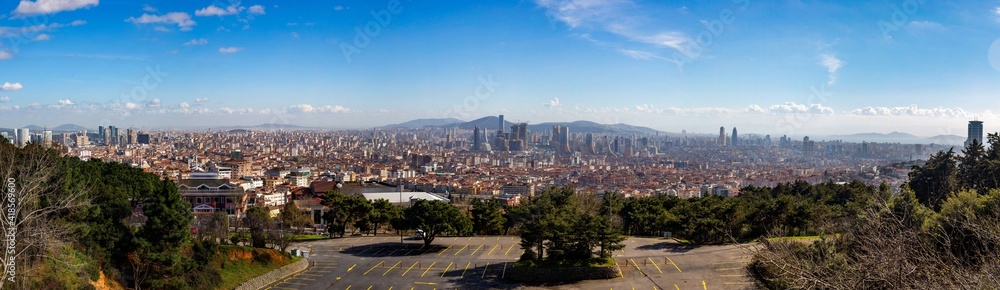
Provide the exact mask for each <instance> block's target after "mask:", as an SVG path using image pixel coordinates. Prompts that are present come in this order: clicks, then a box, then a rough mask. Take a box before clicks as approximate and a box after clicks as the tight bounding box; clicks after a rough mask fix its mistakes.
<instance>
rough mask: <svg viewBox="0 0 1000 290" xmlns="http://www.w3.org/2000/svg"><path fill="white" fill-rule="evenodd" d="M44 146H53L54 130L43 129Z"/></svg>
mask: <svg viewBox="0 0 1000 290" xmlns="http://www.w3.org/2000/svg"><path fill="white" fill-rule="evenodd" d="M42 147H45V148H51V147H52V130H49V129H45V130H43V131H42Z"/></svg>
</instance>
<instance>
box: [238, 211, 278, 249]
mask: <svg viewBox="0 0 1000 290" xmlns="http://www.w3.org/2000/svg"><path fill="white" fill-rule="evenodd" d="M243 220H244V222H243V226H244V227H247V229H248V230H249V231H250V246H252V247H254V248H266V247H267V241H268V233H269V232H270V228H271V213H269V212H268V210H267V208H266V207H263V206H254V207H250V209H247V212H246V217H245V218H244V219H243Z"/></svg>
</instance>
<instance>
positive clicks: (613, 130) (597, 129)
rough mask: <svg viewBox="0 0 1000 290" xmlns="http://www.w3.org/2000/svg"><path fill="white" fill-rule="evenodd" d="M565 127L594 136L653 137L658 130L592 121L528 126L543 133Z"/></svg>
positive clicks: (571, 131)
mask: <svg viewBox="0 0 1000 290" xmlns="http://www.w3.org/2000/svg"><path fill="white" fill-rule="evenodd" d="M556 125H558V126H563V127H569V132H570V133H573V132H576V133H593V134H625V135H630V134H636V135H653V134H656V133H657V132H659V131H657V130H654V129H651V128H647V127H641V126H633V125H628V124H620V123H619V124H599V123H595V122H591V121H575V122H550V123H539V124H534V125H530V124H529V125H528V130H532V131H536V132H538V131H541V130H552V127H553V126H556Z"/></svg>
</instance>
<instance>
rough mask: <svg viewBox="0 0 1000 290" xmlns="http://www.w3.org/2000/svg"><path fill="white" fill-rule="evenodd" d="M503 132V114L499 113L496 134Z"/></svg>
mask: <svg viewBox="0 0 1000 290" xmlns="http://www.w3.org/2000/svg"><path fill="white" fill-rule="evenodd" d="M500 134H503V114H500V127H498V129H497V136H499V135H500Z"/></svg>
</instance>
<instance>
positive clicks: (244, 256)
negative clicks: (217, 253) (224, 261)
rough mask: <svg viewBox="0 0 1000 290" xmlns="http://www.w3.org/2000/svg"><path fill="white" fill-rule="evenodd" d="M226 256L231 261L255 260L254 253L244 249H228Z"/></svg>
mask: <svg viewBox="0 0 1000 290" xmlns="http://www.w3.org/2000/svg"><path fill="white" fill-rule="evenodd" d="M226 256H228V257H229V260H230V261H250V260H253V253H252V252H250V251H247V250H244V249H228V250H226Z"/></svg>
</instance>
